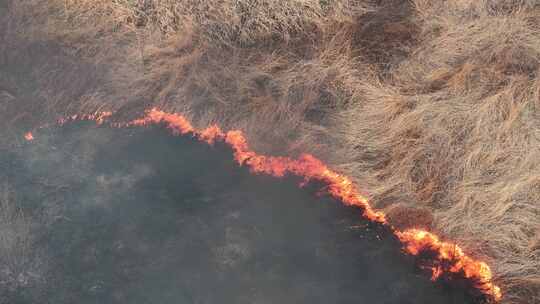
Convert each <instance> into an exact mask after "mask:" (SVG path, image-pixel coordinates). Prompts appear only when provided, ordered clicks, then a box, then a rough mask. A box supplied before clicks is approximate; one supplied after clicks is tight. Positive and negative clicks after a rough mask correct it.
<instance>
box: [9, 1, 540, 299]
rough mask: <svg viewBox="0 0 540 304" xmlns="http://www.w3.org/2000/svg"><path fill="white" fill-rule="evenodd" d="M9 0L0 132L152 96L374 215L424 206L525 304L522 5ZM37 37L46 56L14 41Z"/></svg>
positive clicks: (530, 73)
mask: <svg viewBox="0 0 540 304" xmlns="http://www.w3.org/2000/svg"><path fill="white" fill-rule="evenodd" d="M8 6H9V8H8V9H7V10H3V11H4V12H9V16H8V17H9V18H6V17H5V16H4V18H1V19H2V20H1V21H0V22H2V24H1V25H0V39H2V40H1V41H2V42H4V43H1V44H0V50H2V54H0V60H1V64H2V66H3V67H6V69H0V109H2V110H3V111H2V113H3V115H4V116H5V117H7V118H9V119H7V118H6V119H3V120H2V121H1V122H0V123H1V124H2V127H7V126H9V127H10V130H12V129H13V125H14V122H16V123H17V124H22V125H26V126H28V125H31V123H32V125H37V124H38V122H37V121H32V120H41V121H45V120H47V119H56V118H58V117H59V116H60V117H63V116H66V115H72V114H79V113H93V112H94V111H96V110H100V109H101V110H104V109H106V110H115V111H117V113H118V115H117V118H118V119H120V120H123V119H126V118H132V117H135V116H137V115H138V114H140V113H141V112H142V111H143V110H144V109H147V108H151V107H153V106H156V107H159V108H160V109H164V110H168V111H173V112H174V111H178V112H182V113H186V115H187V117H188V118H189V119H190V120H191V121H193V122H194V124H195V125H196V126H199V127H200V126H207V125H209V124H211V123H219V125H221V126H222V127H223V128H226V129H241V130H244V131H245V135H246V137H247V138H249V140H250V143H252V145H254V148H255V149H256V150H258V151H265V152H271V153H273V152H280V153H284V152H286V153H290V154H297V153H298V152H299V151H304V152H312V153H313V154H315V155H316V156H317V157H318V158H320V159H323V160H324V161H325V162H326V163H329V164H330V165H331V166H332V167H336V168H339V169H340V171H341V172H344V173H345V174H346V175H347V176H351V177H352V179H353V180H354V181H355V182H356V183H357V184H358V185H361V186H362V188H363V189H366V190H368V191H369V195H368V197H369V199H370V201H371V202H372V203H373V207H374V208H375V209H377V210H379V209H389V208H392V206H395V205H396V204H399V206H401V207H400V208H402V209H403V210H407V208H412V209H411V210H418V209H421V210H424V212H426V210H428V211H429V212H430V213H432V215H433V221H432V229H433V230H434V231H436V232H437V233H438V234H440V235H443V236H445V237H447V238H449V239H452V240H455V241H456V242H458V243H459V244H460V245H462V247H463V248H464V249H466V251H467V252H472V253H474V256H475V257H477V258H479V259H482V260H487V261H488V262H489V264H490V265H491V266H492V270H493V275H494V277H495V278H496V279H497V282H498V283H499V282H500V285H501V286H502V288H503V291H504V294H505V297H504V299H503V302H504V303H540V298H539V296H538V295H539V294H540V284H539V281H540V273H539V269H540V259H539V254H540V251H539V250H538V246H537V243H538V242H537V239H538V227H540V217H539V216H538V214H539V212H540V205H539V202H540V186H539V185H540V184H539V179H538V174H537V172H540V167H539V165H538V164H539V163H540V150H539V148H538V147H540V145H539V143H540V131H539V130H540V116H539V114H538V113H539V104H540V103H539V100H540V97H539V96H540V93H539V92H540V89H539V88H540V84H539V83H540V82H539V81H540V78H539V75H538V72H539V69H540V65H539V63H540V29H539V28H538V24H540V10H539V8H538V5H537V4H536V1H525V0H482V1H472V0H471V1H470V0H460V1H442V0H441V1H439V0H437V1H424V0H413V1H398V0H383V1H341V0H334V1H302V2H301V1H289V2H287V3H286V4H284V3H283V2H281V1H279V2H278V1H151V0H150V1H136V2H134V1H86V0H70V1H42V0H32V1H24V2H23V1H10V2H9V4H8ZM398 7H399V8H403V9H402V10H397V9H396V8H398ZM0 14H2V13H1V12H0ZM6 16H7V15H6ZM36 41H37V42H38V44H39V45H40V46H41V49H42V50H47V49H48V47H51V46H54V49H55V50H58V51H57V52H56V53H55V54H56V55H55V57H54V58H56V60H51V59H50V58H53V57H51V56H49V55H50V54H49V53H50V52H49V53H48V52H45V51H44V52H35V53H30V52H28V51H23V50H26V49H29V50H31V49H32V47H31V46H32V45H34V46H35V44H36ZM32 43H33V44H32ZM30 58H31V59H32V60H31V62H32V65H31V68H32V73H30V72H28V75H31V78H32V79H33V80H32V81H31V82H28V83H26V82H25V81H24V78H23V79H19V78H17V77H19V75H21V74H23V73H24V69H23V68H22V67H25V62H30V60H29V59H30ZM26 65H28V64H26ZM10 66H11V69H12V70H13V69H15V67H16V68H17V69H19V71H20V72H19V73H9V72H6V71H9V69H8V68H9V67H10ZM90 67H91V68H90ZM80 71H91V72H88V73H81V72H80ZM23 83H24V85H23ZM28 88H30V89H28ZM29 90H35V91H36V92H39V94H36V95H37V96H38V98H34V97H33V96H26V94H25V93H24V92H27V91H29ZM2 96H9V98H8V97H6V98H3V97H2ZM36 100H37V101H36ZM30 121H32V122H30ZM4 129H5V130H8V129H6V128H4ZM265 143H271V144H265ZM402 222H403V221H402ZM401 224H402V223H401ZM401 224H400V225H401ZM416 224H417V223H411V224H410V225H412V228H416V227H414V226H415V225H416ZM421 224H422V225H425V223H421ZM405 226H407V225H405ZM404 228H405V227H404Z"/></svg>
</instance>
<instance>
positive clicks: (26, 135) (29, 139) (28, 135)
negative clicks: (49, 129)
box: [24, 132, 34, 141]
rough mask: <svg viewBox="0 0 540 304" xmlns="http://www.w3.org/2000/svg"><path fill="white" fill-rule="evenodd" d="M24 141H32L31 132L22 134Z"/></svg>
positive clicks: (32, 135)
mask: <svg viewBox="0 0 540 304" xmlns="http://www.w3.org/2000/svg"><path fill="white" fill-rule="evenodd" d="M24 139H26V140H27V141H32V140H34V134H32V132H26V133H25V134H24Z"/></svg>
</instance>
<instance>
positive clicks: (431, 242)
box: [25, 108, 502, 302]
mask: <svg viewBox="0 0 540 304" xmlns="http://www.w3.org/2000/svg"><path fill="white" fill-rule="evenodd" d="M111 115H112V112H97V113H94V114H86V115H73V116H70V117H68V118H63V119H60V120H58V123H59V124H60V125H63V124H65V123H67V122H69V121H76V120H92V121H95V122H96V123H97V124H103V123H104V122H105V120H106V119H107V118H109V117H110V116H111ZM159 124H163V125H165V126H166V127H167V128H168V129H169V130H170V131H171V132H172V134H173V135H192V136H193V137H196V138H197V139H199V140H201V141H204V142H206V143H208V144H210V145H212V144H214V143H215V142H216V141H221V142H224V143H226V144H228V145H229V146H230V147H231V148H232V150H233V154H234V159H235V161H236V162H237V163H238V164H239V165H240V166H247V167H248V168H249V169H250V171H251V172H252V173H256V174H267V175H271V176H274V177H283V176H285V175H287V174H292V175H296V176H299V177H301V178H303V179H304V181H305V182H306V183H307V182H309V181H319V182H322V183H323V184H324V185H325V186H326V188H325V190H326V192H327V193H328V194H329V195H331V196H332V197H334V198H336V199H338V200H339V201H341V202H342V203H343V204H345V205H351V206H358V207H360V208H361V209H362V210H363V216H364V217H365V218H367V219H368V220H370V221H372V222H375V223H379V224H382V225H385V226H387V227H389V228H390V230H391V231H392V232H393V233H394V234H395V236H396V237H397V238H398V239H399V241H400V242H401V243H402V244H403V250H404V251H405V252H406V253H408V254H410V255H413V256H429V258H428V259H425V260H426V261H424V264H422V265H420V267H421V268H423V269H428V270H429V271H431V273H432V274H431V279H432V280H433V281H437V280H439V279H440V278H441V277H443V276H448V277H450V278H454V277H462V278H464V279H466V280H467V281H468V282H469V283H470V284H471V285H472V287H474V288H475V289H476V290H477V291H478V292H479V293H481V294H482V295H483V296H484V297H485V298H486V299H487V300H488V301H492V302H499V301H500V300H501V298H502V292H501V289H500V288H499V287H498V286H497V285H495V284H494V283H493V275H492V272H491V269H490V267H489V266H488V265H487V264H486V263H485V262H483V261H479V260H476V259H474V258H472V257H471V256H469V255H467V254H466V253H464V251H463V250H462V249H461V248H460V247H459V246H458V245H457V244H455V243H451V242H445V241H442V240H441V239H440V238H439V237H438V236H437V235H435V234H434V233H432V232H429V231H426V230H421V229H408V230H404V231H400V230H397V229H395V228H394V227H392V226H390V224H389V223H388V222H387V221H386V219H385V215H384V213H383V212H381V211H376V210H374V209H373V208H372V207H371V205H370V204H369V201H368V200H367V199H366V198H365V197H363V196H362V195H361V194H360V192H359V191H358V190H357V188H356V186H355V185H354V183H353V182H352V180H351V179H350V178H348V177H346V176H344V175H342V174H339V173H337V172H335V171H333V170H331V169H330V168H328V167H327V166H326V165H325V164H324V163H323V162H322V161H321V160H319V159H317V158H316V157H314V156H313V155H311V154H307V153H304V154H301V155H300V156H299V157H298V158H297V159H293V158H289V157H283V156H266V155H261V154H258V153H256V152H255V151H253V150H251V149H250V148H249V145H248V142H247V140H246V138H245V136H244V134H243V133H242V131H240V130H230V131H222V130H221V129H220V128H219V127H218V126H217V125H212V126H209V127H207V128H205V129H202V130H198V129H196V128H195V127H193V125H192V124H191V123H190V122H189V121H188V120H187V119H186V118H185V117H184V116H182V115H181V114H177V113H167V112H164V111H161V110H159V109H156V108H153V109H151V110H148V111H146V114H145V116H143V117H142V118H139V119H135V120H132V121H130V122H127V123H111V126H113V127H131V126H148V125H159ZM25 138H26V139H27V140H29V141H31V140H34V136H33V135H32V133H30V132H29V133H27V134H25Z"/></svg>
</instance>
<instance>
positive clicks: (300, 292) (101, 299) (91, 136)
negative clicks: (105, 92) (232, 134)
mask: <svg viewBox="0 0 540 304" xmlns="http://www.w3.org/2000/svg"><path fill="white" fill-rule="evenodd" d="M35 136H36V139H35V140H34V141H33V142H29V143H21V145H20V146H19V147H18V148H17V149H15V150H13V151H10V152H9V153H2V154H1V155H0V168H1V170H2V171H3V172H4V173H5V174H4V178H5V180H6V182H7V183H9V185H10V188H11V189H13V192H14V193H16V197H14V198H13V200H14V202H15V203H16V204H17V208H20V214H24V217H22V218H24V219H25V220H24V221H22V222H21V225H25V226H27V229H26V230H25V231H27V233H26V234H23V235H25V236H26V238H27V240H25V241H24V242H22V243H24V244H25V246H26V247H25V249H24V250H22V249H21V250H19V251H17V248H15V249H14V251H12V253H14V252H15V253H17V254H14V258H13V259H11V260H10V261H9V262H10V263H7V262H6V263H5V264H6V265H7V266H4V267H3V269H2V273H1V274H0V275H1V277H0V279H1V280H0V284H2V286H0V287H2V288H0V297H1V298H0V303H2V304H4V303H5V304H7V303H10V304H17V303H20V304H25V303H38V302H39V303H55V304H63V303H66V304H67V303H81V304H86V303H88V304H89V303H103V304H105V303H134V304H137V303H141V304H142V303H160V304H168V303H194V304H195V303H225V304H226V303H231V304H232V303H310V304H314V303H351V304H352V303H355V304H359V303H366V304H368V303H369V304H371V303H388V304H389V303H396V304H397V303H399V304H406V303H411V304H412V303H415V304H420V303H430V304H431V303H441V304H445V303H456V304H457V303H459V304H462V303H474V301H473V299H471V298H469V297H468V296H467V294H466V292H465V290H464V289H462V288H460V287H459V286H450V285H448V284H444V283H433V282H431V281H430V280H429V277H428V276H426V275H425V274H423V273H420V272H419V271H418V270H417V267H415V265H414V260H413V259H412V258H411V257H407V256H405V255H404V254H402V253H401V251H400V244H399V243H398V242H397V240H395V238H394V237H393V236H392V235H391V234H390V233H389V232H388V231H387V230H386V229H385V228H383V227H380V226H378V225H376V224H373V223H369V222H367V221H365V220H363V219H362V218H361V217H360V214H361V212H360V210H358V209H355V208H350V207H344V206H343V205H341V204H340V203H339V202H336V201H335V200H333V199H330V198H327V197H324V196H320V195H317V192H318V189H320V188H319V185H308V186H307V187H305V188H299V187H298V183H299V182H300V180H299V179H297V178H295V177H287V178H284V179H275V178H272V177H267V176H257V175H252V174H250V173H249V172H248V171H247V170H246V169H245V168H239V167H238V166H237V165H236V164H235V163H234V161H233V158H232V155H231V151H230V150H229V149H228V148H227V147H225V146H224V145H220V144H219V143H218V144H217V145H216V146H214V147H210V146H207V145H205V144H202V143H199V142H197V141H196V140H194V139H192V138H189V137H173V136H170V135H169V134H168V132H167V131H165V130H163V129H162V128H158V127H153V128H149V129H141V128H128V129H111V128H107V127H103V126H101V127H98V126H95V125H93V124H91V123H84V122H78V123H71V124H68V125H66V126H64V127H54V128H50V129H43V130H40V131H39V132H36V134H35ZM12 226H13V225H12ZM19 235H21V234H20V233H19Z"/></svg>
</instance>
